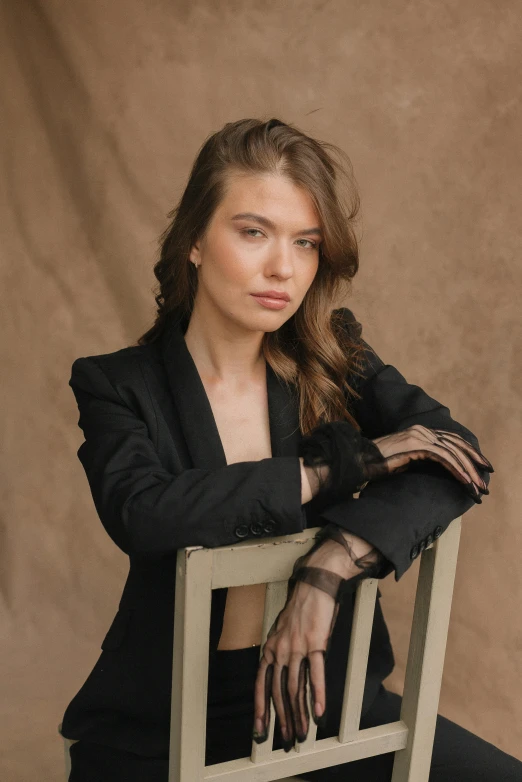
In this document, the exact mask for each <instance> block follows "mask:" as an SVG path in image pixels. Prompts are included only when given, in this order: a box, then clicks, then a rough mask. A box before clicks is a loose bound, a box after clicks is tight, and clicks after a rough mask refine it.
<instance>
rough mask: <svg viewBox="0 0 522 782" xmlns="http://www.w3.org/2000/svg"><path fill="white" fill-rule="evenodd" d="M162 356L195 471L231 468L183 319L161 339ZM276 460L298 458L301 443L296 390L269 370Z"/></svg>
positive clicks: (268, 390)
mask: <svg viewBox="0 0 522 782" xmlns="http://www.w3.org/2000/svg"><path fill="white" fill-rule="evenodd" d="M161 354H162V359H163V362H164V365H165V370H166V374H167V378H168V383H169V386H170V391H171V393H172V396H173V399H174V403H175V406H176V409H177V411H178V415H179V421H180V425H181V429H182V432H183V436H184V439H185V443H186V446H187V449H188V451H189V453H190V458H191V461H192V464H193V467H198V468H200V469H206V470H213V469H217V468H219V467H225V466H226V464H227V461H226V456H225V452H224V450H223V445H222V443H221V438H220V436H219V431H218V428H217V425H216V421H215V419H214V414H213V412H212V407H211V405H210V402H209V399H208V396H207V393H206V390H205V387H204V385H203V383H202V381H201V378H200V376H199V372H198V370H197V367H196V365H195V363H194V360H193V358H192V356H191V354H190V351H189V349H188V347H187V344H186V342H185V338H184V331H183V328H182V324H181V321H180V319H175V318H172V319H171V320H170V322H168V325H167V326H166V328H165V331H164V333H163V335H162V337H161ZM266 383H267V396H268V414H269V422H270V440H271V446H272V456H297V453H298V445H299V442H300V440H301V431H300V429H299V411H298V406H297V400H296V398H295V394H294V393H293V387H290V388H289V387H287V385H286V383H284V382H283V381H282V380H280V379H279V377H278V376H277V375H276V374H275V372H274V371H273V369H272V368H271V366H270V365H269V364H267V366H266Z"/></svg>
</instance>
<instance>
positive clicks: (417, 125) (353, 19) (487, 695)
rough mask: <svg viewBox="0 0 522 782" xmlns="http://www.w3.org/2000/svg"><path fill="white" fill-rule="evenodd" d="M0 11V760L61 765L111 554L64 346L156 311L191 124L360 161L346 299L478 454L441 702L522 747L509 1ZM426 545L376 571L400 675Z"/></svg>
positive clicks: (83, 350)
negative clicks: (415, 558) (357, 242)
mask: <svg viewBox="0 0 522 782" xmlns="http://www.w3.org/2000/svg"><path fill="white" fill-rule="evenodd" d="M0 13H1V18H0V22H1V24H0V29H1V31H2V32H1V35H2V37H3V40H2V41H1V42H0V66H1V73H2V77H3V78H2V79H1V81H0V98H1V115H2V122H1V128H0V139H1V142H2V145H1V155H2V158H1V160H2V175H1V177H0V193H1V216H2V229H1V230H2V242H1V246H0V253H1V259H2V293H3V298H4V301H3V306H2V308H1V318H2V327H1V332H2V335H3V337H4V341H3V355H2V363H3V372H2V395H3V400H4V403H3V405H2V410H3V413H4V415H3V423H2V443H3V446H4V447H3V449H2V450H3V465H2V467H3V475H4V490H3V492H2V525H3V526H2V545H1V547H0V557H1V567H0V583H1V588H2V590H1V600H2V602H1V609H2V621H1V624H0V627H1V634H2V635H1V641H2V645H1V670H2V685H1V688H2V692H3V695H2V698H0V709H1V714H2V725H1V731H0V732H1V737H2V745H3V747H4V750H3V752H2V759H1V760H0V765H1V766H2V768H1V772H0V776H1V778H2V780H5V782H15V781H16V782H18V781H19V780H20V781H21V780H24V781H25V780H27V779H46V780H51V779H53V780H54V779H57V780H58V779H62V776H61V774H62V768H63V761H62V746H61V740H60V739H59V737H58V735H57V732H56V728H57V725H58V723H59V721H60V720H61V717H62V714H63V710H64V708H65V706H66V704H67V703H68V701H69V700H70V698H71V697H72V696H73V695H74V694H75V692H76V691H77V689H78V688H79V687H80V685H81V684H82V683H83V681H84V679H85V678H86V676H87V674H88V672H89V671H90V669H91V667H92V665H93V664H94V662H95V660H96V659H97V657H98V655H99V653H100V649H99V645H100V642H101V639H102V637H103V635H104V633H105V632H106V630H107V628H108V625H109V623H110V621H111V619H112V617H113V615H114V613H115V611H116V608H117V604H118V601H119V597H120V593H121V588H122V585H123V582H124V579H125V576H126V573H127V558H126V557H125V556H124V555H123V554H122V553H121V552H120V551H119V550H118V549H117V548H116V547H115V546H114V545H113V544H112V542H111V541H110V539H109V538H108V536H107V535H106V533H105V532H104V530H103V528H102V526H101V524H100V522H99V521H98V518H97V516H96V512H95V509H94V506H93V503H92V499H91V496H90V492H89V488H88V484H87V481H86V478H85V475H84V473H83V470H82V467H81V465H80V463H79V461H78V460H77V457H76V449H77V448H78V446H79V445H80V443H81V441H82V437H81V432H80V430H79V429H78V428H77V418H78V416H77V409H76V404H75V401H74V397H73V394H72V392H71V390H70V388H69V387H68V380H69V376H70V367H71V364H72V361H73V360H74V359H75V358H76V357H78V356H81V355H89V354H94V353H103V352H109V351H113V350H117V349H119V348H121V347H124V346H125V345H128V344H131V343H132V342H134V341H135V340H136V338H137V337H138V336H139V335H140V334H141V333H143V332H144V331H145V330H146V328H148V327H149V325H150V324H151V319H152V317H153V313H154V301H153V295H152V286H153V284H154V278H153V275H152V265H153V262H154V260H155V253H156V238H157V236H158V234H159V233H160V231H161V230H162V229H163V227H164V226H165V224H166V213H167V211H168V210H169V209H170V208H171V207H172V205H173V204H174V203H175V201H176V199H177V198H178V196H179V194H180V192H181V189H182V187H183V186H184V183H185V181H186V177H187V174H188V170H189V167H190V165H191V163H192V161H193V159H194V156H195V154H196V152H197V150H198V148H199V146H200V144H201V143H202V142H203V140H204V139H205V138H206V136H207V135H208V134H209V133H211V132H213V131H214V130H217V129H218V128H220V127H222V125H223V124H224V123H225V122H227V121H230V120H235V119H239V118H241V117H248V116H254V117H264V118H266V119H268V118H269V117H271V116H276V117H279V118H282V119H284V120H286V121H290V122H294V123H296V124H297V125H298V126H299V127H301V128H302V129H304V130H305V131H307V132H310V133H312V134H314V135H317V136H318V137H320V138H324V139H327V140H330V141H333V142H335V143H337V144H339V145H341V146H342V147H343V149H345V150H346V151H347V152H348V154H349V155H350V156H351V158H352V161H353V164H354V167H355V173H356V176H357V179H358V181H359V185H360V189H361V195H362V204H363V206H362V215H363V227H364V230H363V241H362V248H361V271H360V274H359V276H358V278H357V280H356V284H355V289H354V296H353V298H351V299H350V300H349V301H347V302H345V303H346V304H347V305H348V306H350V307H351V308H352V309H353V310H354V311H355V313H356V315H357V317H358V318H359V319H360V320H361V321H362V322H363V324H364V325H365V335H366V338H367V339H368V341H369V342H370V343H371V344H372V345H373V346H374V347H375V348H376V350H377V351H378V352H379V353H380V355H381V356H382V357H383V358H384V359H385V360H386V361H387V362H388V363H392V364H394V365H396V366H397V367H398V368H399V369H400V371H401V372H402V373H403V374H405V375H406V377H407V378H408V379H409V380H410V381H411V382H415V383H418V384H419V385H421V386H423V387H424V388H425V389H426V390H427V392H428V393H430V394H432V395H433V396H435V397H436V398H438V399H440V400H442V401H444V402H445V403H446V404H448V406H449V407H450V409H451V412H452V414H453V415H454V417H456V418H457V419H458V420H460V421H462V422H463V423H464V424H465V425H467V426H469V427H470V428H471V429H472V430H473V431H474V432H476V433H477V435H478V437H479V439H480V442H481V446H482V448H483V450H484V453H485V454H486V455H487V456H488V458H489V459H490V460H491V461H492V462H493V464H494V466H495V468H496V473H495V475H494V476H493V477H492V482H491V495H490V497H487V498H485V501H484V503H483V505H482V506H476V508H473V509H472V510H471V511H470V512H469V513H468V514H467V515H466V516H465V518H464V524H463V534H462V541H461V550H460V558H459V566H458V573H457V581H456V588H455V598H454V605H453V612H452V621H451V629H450V636H449V644H448V650H447V655H446V666H445V674H444V682H443V688H442V694H441V702H440V710H441V712H442V713H443V714H445V715H446V716H448V717H449V718H451V719H454V720H456V721H457V722H460V723H461V724H462V725H464V726H465V727H467V728H468V729H470V730H472V731H475V732H476V733H478V734H479V735H480V736H482V737H484V738H485V739H487V740H489V741H491V742H493V743H495V744H497V745H498V746H499V747H501V748H502V749H504V750H506V751H507V752H510V753H511V754H514V755H515V756H516V757H518V758H520V759H522V750H521V746H522V720H521V717H522V710H521V705H520V703H521V695H522V687H521V680H522V654H521V646H522V624H521V619H520V615H521V614H520V600H521V595H522V573H521V569H520V567H519V561H520V555H519V552H520V549H521V547H522V532H521V528H520V513H519V505H520V488H521V486H520V472H519V468H520V462H521V448H520V444H521V437H520V433H521V415H520V411H521V400H520V381H521V377H520V343H518V350H517V349H516V346H517V337H519V336H520V314H519V313H520V290H521V276H522V275H521V267H520V255H521V252H520V251H521V247H520V238H519V237H520V225H519V205H520V190H519V188H520V181H521V179H522V166H521V162H522V160H521V157H522V152H521V147H520V127H521V126H520V119H521V116H520V115H521V111H520V109H521V82H520V72H521V68H522V62H521V50H520V48H519V42H520V39H521V33H522V30H521V26H522V25H521V16H520V6H519V4H518V3H517V2H516V0H504V2H501V3H500V4H498V3H497V4H495V3H493V2H489V1H488V0H474V2H471V0H464V1H463V2H459V3H450V4H447V3H434V2H431V1H430V0H418V2H416V3H410V2H406V0H398V1H397V2H394V3H392V4H389V3H386V2H384V0H369V2H366V3H357V4H355V3H344V2H342V0H332V2H320V3H317V2H312V0H301V2H280V3H278V2H274V1H273V0H268V2H267V0H265V3H264V4H263V6H262V8H261V7H259V6H258V4H256V3H253V2H249V1H245V2H238V1H237V0H236V1H235V2H232V0H230V1H229V2H214V3H212V2H210V0H206V1H204V2H196V3H189V2H187V0H183V2H179V1H178V2H166V0H163V1H162V0H148V2H147V3H140V2H138V0H126V2H123V0H122V1H121V2H118V0H111V1H110V2H109V1H107V2H102V1H101V0H97V1H96V0H95V1H94V2H75V3H68V2H61V1H59V0H45V2H44V0H40V1H38V0H32V2H30V1H29V0H17V2H9V0H6V2H4V4H3V5H2V6H1V7H0ZM517 291H518V296H517V295H516V294H517ZM417 566H418V562H417V565H416V566H413V567H412V568H411V569H410V570H409V571H408V573H407V574H406V575H405V576H404V577H403V579H402V580H401V581H400V582H399V583H398V584H396V583H395V581H394V580H393V577H388V579H386V581H385V582H384V585H383V592H384V598H383V605H384V610H385V613H386V616H387V618H388V620H389V624H390V628H391V632H392V636H393V642H394V646H395V650H396V654H397V670H396V672H395V673H394V674H393V675H392V677H391V678H390V679H389V680H388V682H387V684H388V685H389V686H390V687H391V688H392V689H395V690H396V691H400V688H401V686H402V677H403V671H404V663H405V649H406V645H407V641H408V626H409V619H410V616H411V606H412V594H413V588H414V585H415V578H416V572H417Z"/></svg>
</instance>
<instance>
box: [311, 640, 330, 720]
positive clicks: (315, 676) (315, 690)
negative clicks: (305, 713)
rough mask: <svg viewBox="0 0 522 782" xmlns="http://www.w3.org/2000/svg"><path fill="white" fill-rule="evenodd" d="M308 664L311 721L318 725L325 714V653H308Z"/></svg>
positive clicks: (320, 650) (321, 651) (319, 650)
mask: <svg viewBox="0 0 522 782" xmlns="http://www.w3.org/2000/svg"><path fill="white" fill-rule="evenodd" d="M308 660H309V662H310V690H311V692H312V719H313V721H314V722H315V724H316V725H320V724H321V723H320V721H321V722H322V717H323V716H324V715H325V713H326V688H325V674H324V667H325V653H324V651H323V650H322V649H317V650H315V651H313V652H309V653H308Z"/></svg>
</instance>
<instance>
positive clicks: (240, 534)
mask: <svg viewBox="0 0 522 782" xmlns="http://www.w3.org/2000/svg"><path fill="white" fill-rule="evenodd" d="M234 533H235V535H236V538H246V537H247V535H248V527H247V525H246V524H240V525H239V527H236V528H235V530H234Z"/></svg>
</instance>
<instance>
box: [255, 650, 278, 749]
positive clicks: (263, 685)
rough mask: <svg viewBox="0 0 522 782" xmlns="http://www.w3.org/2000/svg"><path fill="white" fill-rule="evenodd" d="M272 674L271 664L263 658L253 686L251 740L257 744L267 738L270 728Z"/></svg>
mask: <svg viewBox="0 0 522 782" xmlns="http://www.w3.org/2000/svg"><path fill="white" fill-rule="evenodd" d="M273 674H274V665H273V663H268V661H267V660H266V659H265V658H264V657H263V658H262V659H261V663H260V665H259V669H258V672H257V677H256V682H255V686H254V700H255V706H254V730H253V733H252V738H253V739H254V741H255V742H256V743H257V744H261V743H262V742H263V741H266V740H267V738H268V729H269V727H270V695H271V691H272V679H273Z"/></svg>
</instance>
